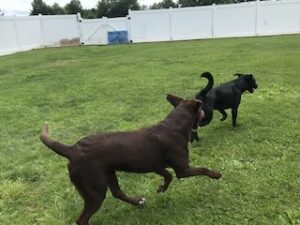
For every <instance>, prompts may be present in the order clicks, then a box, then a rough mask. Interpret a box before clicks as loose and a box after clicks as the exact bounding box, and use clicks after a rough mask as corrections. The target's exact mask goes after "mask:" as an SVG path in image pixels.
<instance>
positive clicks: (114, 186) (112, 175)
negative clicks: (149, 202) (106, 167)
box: [107, 171, 146, 206]
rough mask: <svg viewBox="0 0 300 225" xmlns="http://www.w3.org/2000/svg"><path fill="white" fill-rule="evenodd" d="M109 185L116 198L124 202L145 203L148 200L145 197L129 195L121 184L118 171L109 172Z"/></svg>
mask: <svg viewBox="0 0 300 225" xmlns="http://www.w3.org/2000/svg"><path fill="white" fill-rule="evenodd" d="M107 178H108V187H109V189H110V191H111V193H112V195H113V196H114V197H115V198H118V199H120V200H122V201H124V202H128V203H130V204H132V205H136V206H138V205H143V204H144V203H145V201H146V199H145V198H139V197H136V198H132V197H128V196H127V195H126V194H125V193H124V192H123V191H122V190H121V188H120V186H119V182H118V179H117V176H116V172H115V171H110V172H109V174H108V177H107Z"/></svg>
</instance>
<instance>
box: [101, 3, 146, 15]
mask: <svg viewBox="0 0 300 225" xmlns="http://www.w3.org/2000/svg"><path fill="white" fill-rule="evenodd" d="M128 9H132V10H138V9H140V5H139V4H138V2H137V0H101V1H99V2H98V5H97V17H103V16H106V17H110V18H111V17H123V16H127V15H128Z"/></svg>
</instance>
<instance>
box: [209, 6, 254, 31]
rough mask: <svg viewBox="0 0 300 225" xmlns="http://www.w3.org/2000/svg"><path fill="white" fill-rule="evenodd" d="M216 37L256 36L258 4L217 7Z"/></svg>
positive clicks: (215, 13)
mask: <svg viewBox="0 0 300 225" xmlns="http://www.w3.org/2000/svg"><path fill="white" fill-rule="evenodd" d="M213 20H214V24H213V36H214V37H240V36H255V30H256V3H255V2H248V3H241V4H236V5H221V6H215V9H214V19H213Z"/></svg>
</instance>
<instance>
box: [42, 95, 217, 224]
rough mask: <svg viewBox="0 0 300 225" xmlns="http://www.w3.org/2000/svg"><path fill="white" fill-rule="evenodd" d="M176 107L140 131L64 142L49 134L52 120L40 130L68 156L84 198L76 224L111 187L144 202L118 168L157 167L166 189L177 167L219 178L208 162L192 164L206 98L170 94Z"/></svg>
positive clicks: (117, 193)
mask: <svg viewBox="0 0 300 225" xmlns="http://www.w3.org/2000/svg"><path fill="white" fill-rule="evenodd" d="M167 99H168V101H169V102H170V103H171V104H172V105H173V106H174V107H175V108H174V109H173V110H172V112H171V113H169V115H168V116H167V117H166V119H165V120H163V121H162V122H160V123H158V124H156V125H154V126H151V127H148V128H143V129H140V130H137V131H130V132H114V133H106V134H97V135H91V136H88V137H86V138H83V139H81V140H80V141H78V142H77V143H75V144H74V145H64V144H62V143H60V142H58V141H55V140H53V139H51V138H50V137H49V136H48V124H47V123H46V124H45V125H44V127H43V128H42V130H41V134H40V139H41V141H42V142H43V143H44V144H45V145H46V146H47V147H49V148H50V149H52V150H53V151H54V152H56V153H57V154H59V155H61V156H63V157H66V158H67V159H69V165H68V169H69V176H70V179H71V181H72V183H73V184H74V185H75V187H76V189H77V190H78V192H79V193H80V195H81V196H82V198H83V200H84V209H83V211H82V213H81V215H80V216H79V218H78V219H77V221H76V222H77V224H78V225H88V223H89V220H90V218H91V216H92V215H93V214H94V213H95V212H96V211H97V210H98V209H99V208H100V206H101V204H102V202H103V200H104V198H105V195H106V191H107V188H108V187H109V189H110V190H111V192H112V195H113V196H114V197H115V198H118V199H120V200H122V201H125V202H128V203H130V204H133V205H142V204H144V202H145V199H144V198H139V197H134V198H133V197H129V196H127V195H126V194H125V193H124V192H122V190H121V189H120V186H119V184H118V179H117V176H116V171H117V170H120V171H127V172H137V173H148V172H154V173H157V174H158V175H160V176H162V177H164V183H163V184H162V185H161V186H159V188H158V190H157V192H164V191H166V190H167V188H168V186H169V184H170V183H171V181H172V174H171V173H170V172H169V171H168V170H166V168H167V167H171V168H173V169H174V171H175V174H176V177H178V178H183V177H190V176H198V175H204V176H208V177H210V178H213V179H219V178H220V177H221V174H220V173H219V172H218V171H212V170H209V169H207V168H204V167H202V168H192V167H190V165H189V153H188V142H189V138H190V134H191V130H192V127H194V126H195V124H196V126H197V124H198V123H199V120H201V119H202V116H203V112H202V110H201V108H202V102H201V101H198V100H183V99H181V98H179V97H176V96H173V95H168V97H167Z"/></svg>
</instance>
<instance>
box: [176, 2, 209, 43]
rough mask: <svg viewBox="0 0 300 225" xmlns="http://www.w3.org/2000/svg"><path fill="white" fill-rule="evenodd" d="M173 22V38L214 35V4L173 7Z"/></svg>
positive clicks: (184, 38) (183, 38)
mask: <svg viewBox="0 0 300 225" xmlns="http://www.w3.org/2000/svg"><path fill="white" fill-rule="evenodd" d="M187 21H189V22H188V26H187ZM171 22H172V39H173V40H188V39H200V38H209V37H212V22H213V21H212V6H207V7H193V8H182V9H181V10H175V9H171Z"/></svg>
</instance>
